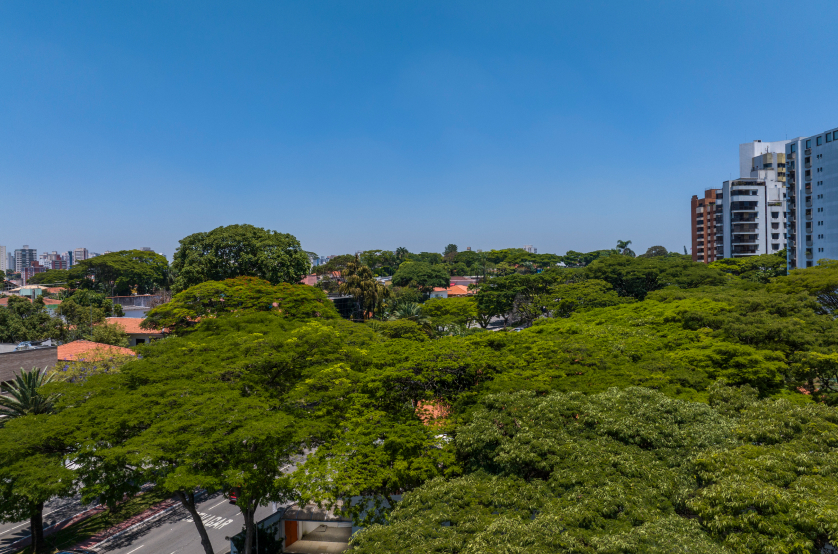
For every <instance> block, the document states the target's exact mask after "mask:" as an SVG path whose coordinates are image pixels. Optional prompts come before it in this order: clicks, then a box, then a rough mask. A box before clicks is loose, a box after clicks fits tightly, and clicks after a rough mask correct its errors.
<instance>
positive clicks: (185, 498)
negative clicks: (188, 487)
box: [175, 491, 214, 554]
mask: <svg viewBox="0 0 838 554" xmlns="http://www.w3.org/2000/svg"><path fill="white" fill-rule="evenodd" d="M175 496H176V497H177V499H178V500H180V503H181V504H182V505H183V507H184V508H186V510H187V511H188V512H189V513H190V515H191V516H192V521H194V522H195V527H197V528H198V534H199V535H200V536H201V546H203V547H204V552H205V553H206V554H214V552H213V550H212V544H210V539H209V535H207V530H206V529H205V528H204V522H203V521H202V520H201V515H200V514H199V513H198V508H197V507H196V506H195V493H194V492H184V491H178V492H176V493H175Z"/></svg>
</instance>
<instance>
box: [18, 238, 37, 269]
mask: <svg viewBox="0 0 838 554" xmlns="http://www.w3.org/2000/svg"><path fill="white" fill-rule="evenodd" d="M37 261H38V251H37V250H35V249H34V248H29V245H28V244H24V245H23V248H18V249H16V250H15V272H21V271H23V269H24V268H27V267H30V265H31V264H32V262H37Z"/></svg>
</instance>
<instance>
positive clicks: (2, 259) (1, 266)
mask: <svg viewBox="0 0 838 554" xmlns="http://www.w3.org/2000/svg"><path fill="white" fill-rule="evenodd" d="M8 264H9V257H8V255H7V254H6V247H5V246H0V273H2V274H3V277H5V276H6V270H7V269H9V265H8Z"/></svg>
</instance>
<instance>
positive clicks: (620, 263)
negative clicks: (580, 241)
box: [585, 255, 725, 300]
mask: <svg viewBox="0 0 838 554" xmlns="http://www.w3.org/2000/svg"><path fill="white" fill-rule="evenodd" d="M585 275H586V276H587V277H588V278H589V279H599V280H601V281H606V282H608V283H610V284H611V286H613V287H614V290H616V291H617V294H619V295H620V296H631V297H633V298H636V299H637V300H643V299H644V298H645V297H646V295H647V294H648V293H649V292H651V291H654V290H658V289H661V288H664V287H667V286H673V285H674V286H677V287H681V288H695V287H699V286H705V285H721V284H724V282H725V278H724V275H723V274H722V273H721V272H720V271H719V270H718V269H714V268H711V267H708V266H707V265H706V264H702V263H695V262H692V261H690V260H686V259H684V258H670V257H663V256H656V257H653V258H633V257H631V256H627V255H622V256H609V257H606V258H602V259H598V260H596V261H594V262H592V263H591V264H590V265H588V266H587V267H586V268H585Z"/></svg>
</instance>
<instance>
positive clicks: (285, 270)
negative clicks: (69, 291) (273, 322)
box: [94, 225, 310, 292]
mask: <svg viewBox="0 0 838 554" xmlns="http://www.w3.org/2000/svg"><path fill="white" fill-rule="evenodd" d="M94 259H95V258H94ZM309 267H310V262H309V259H308V256H307V255H306V253H305V251H304V250H303V249H302V248H301V246H300V243H299V241H298V240H297V239H296V237H294V236H293V235H289V234H287V233H278V232H277V231H269V230H267V229H263V228H261V227H254V226H253V225H228V226H226V227H218V228H216V229H213V230H212V231H209V232H206V233H195V234H193V235H189V236H188V237H185V238H183V239H181V241H180V246H178V248H177V250H176V251H175V254H174V256H173V259H172V270H173V271H175V273H176V275H177V276H176V278H175V282H174V286H173V287H172V289H173V290H174V291H176V292H179V291H182V290H185V289H187V288H189V287H192V286H195V285H197V284H200V283H203V282H205V281H222V280H224V279H231V278H233V277H240V276H248V277H259V278H260V279H264V280H266V281H268V282H270V283H271V284H274V285H276V284H278V283H299V282H300V279H302V278H303V276H304V275H305V274H306V273H308V270H309Z"/></svg>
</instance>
